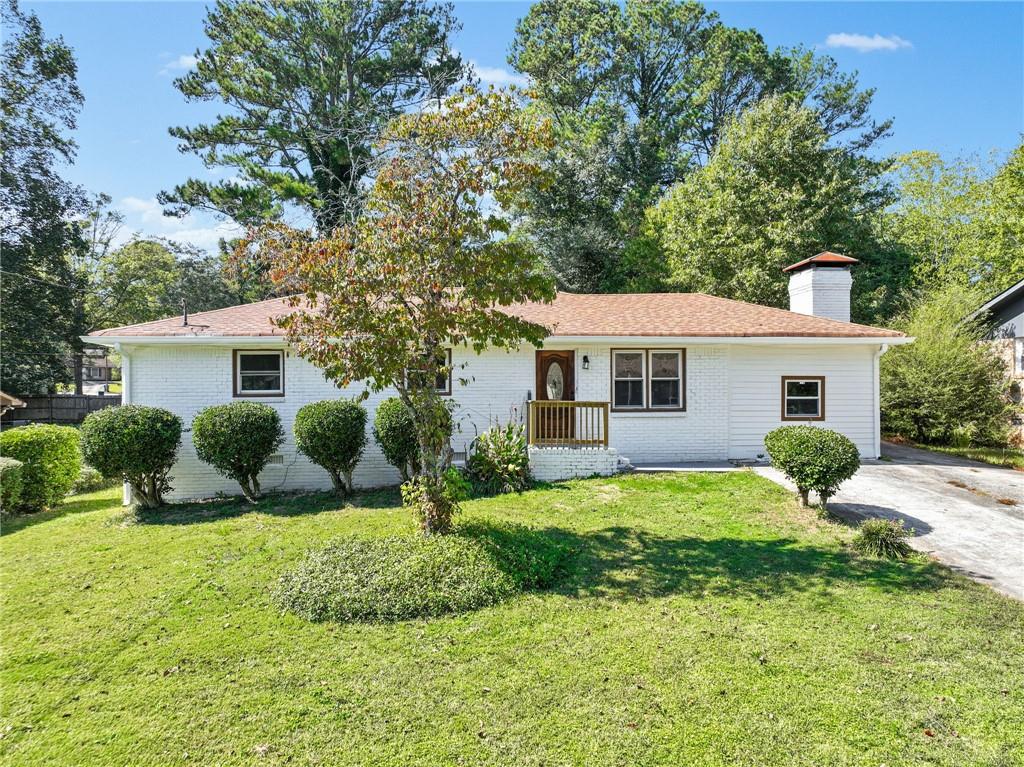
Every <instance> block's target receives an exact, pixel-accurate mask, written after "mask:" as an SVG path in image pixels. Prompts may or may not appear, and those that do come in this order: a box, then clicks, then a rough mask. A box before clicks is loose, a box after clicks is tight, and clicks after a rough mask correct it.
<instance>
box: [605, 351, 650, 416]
mask: <svg viewBox="0 0 1024 767" xmlns="http://www.w3.org/2000/svg"><path fill="white" fill-rule="evenodd" d="M612 379H613V381H612V384H613V386H612V390H613V391H612V407H614V408H621V409H630V408H632V409H636V410H642V409H643V407H644V352H642V351H635V352H634V351H628V352H612Z"/></svg>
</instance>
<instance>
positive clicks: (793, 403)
mask: <svg viewBox="0 0 1024 767" xmlns="http://www.w3.org/2000/svg"><path fill="white" fill-rule="evenodd" d="M824 418H825V379H824V378H823V377H820V376H814V377H808V378H797V377H795V376H783V378H782V420H783V421H822V420H824Z"/></svg>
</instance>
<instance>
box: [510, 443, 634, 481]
mask: <svg viewBox="0 0 1024 767" xmlns="http://www.w3.org/2000/svg"><path fill="white" fill-rule="evenodd" d="M618 465H619V452H618V451H617V450H616V449H615V448H613V447H609V448H583V449H573V448H567V447H531V448H530V471H531V472H533V477H534V479H537V480H539V481H541V482H557V481H558V480H560V479H573V478H576V477H593V476H595V475H597V476H601V477H610V476H611V475H612V474H614V473H615V472H616V471H618Z"/></svg>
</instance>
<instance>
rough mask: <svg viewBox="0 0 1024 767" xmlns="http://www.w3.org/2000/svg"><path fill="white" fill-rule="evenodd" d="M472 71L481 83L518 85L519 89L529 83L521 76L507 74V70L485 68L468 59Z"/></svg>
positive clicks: (512, 73) (513, 73) (511, 73)
mask: <svg viewBox="0 0 1024 767" xmlns="http://www.w3.org/2000/svg"><path fill="white" fill-rule="evenodd" d="M469 63H470V64H471V65H472V67H473V71H474V72H476V75H477V77H479V78H480V81H481V82H484V83H490V84H491V85H497V86H502V85H518V86H519V87H521V88H522V87H525V86H526V85H527V83H528V82H529V81H528V80H527V79H526V78H525V77H523V76H522V75H517V74H516V73H515V72H509V71H508V70H507V69H504V68H502V67H485V66H482V65H480V64H477V63H476V62H475V61H473V60H472V59H470V62H469Z"/></svg>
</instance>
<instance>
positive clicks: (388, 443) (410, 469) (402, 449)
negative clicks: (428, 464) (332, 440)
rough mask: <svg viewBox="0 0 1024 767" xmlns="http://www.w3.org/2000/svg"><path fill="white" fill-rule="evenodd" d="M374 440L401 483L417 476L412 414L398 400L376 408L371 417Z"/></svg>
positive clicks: (416, 446)
mask: <svg viewBox="0 0 1024 767" xmlns="http://www.w3.org/2000/svg"><path fill="white" fill-rule="evenodd" d="M373 438H374V439H375V440H377V444H378V445H380V449H381V452H383V453H384V457H385V458H386V459H387V461H388V463H390V464H391V465H392V466H394V467H395V468H397V469H398V470H399V471H400V472H401V473H402V481H403V482H407V481H408V480H409V478H410V477H411V476H413V475H414V474H418V473H419V471H420V467H419V452H420V448H419V443H418V442H417V440H416V425H415V423H413V419H412V412H411V411H410V410H409V408H407V407H406V406H405V403H404V402H402V400H400V399H399V398H398V397H389V398H388V399H386V400H384V401H383V402H381V403H380V404H379V405H377V412H376V413H375V414H374V416H373Z"/></svg>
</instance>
